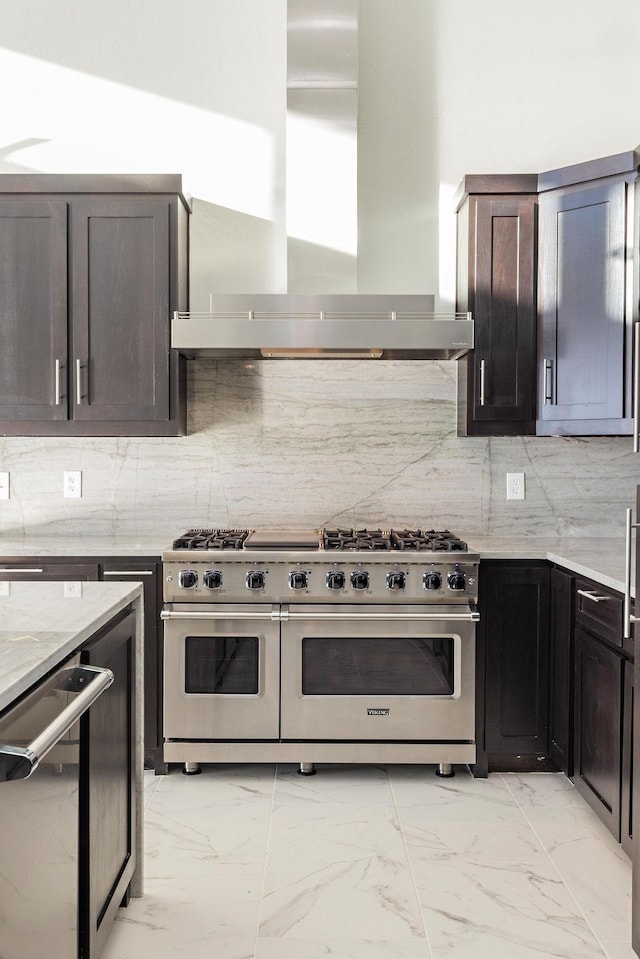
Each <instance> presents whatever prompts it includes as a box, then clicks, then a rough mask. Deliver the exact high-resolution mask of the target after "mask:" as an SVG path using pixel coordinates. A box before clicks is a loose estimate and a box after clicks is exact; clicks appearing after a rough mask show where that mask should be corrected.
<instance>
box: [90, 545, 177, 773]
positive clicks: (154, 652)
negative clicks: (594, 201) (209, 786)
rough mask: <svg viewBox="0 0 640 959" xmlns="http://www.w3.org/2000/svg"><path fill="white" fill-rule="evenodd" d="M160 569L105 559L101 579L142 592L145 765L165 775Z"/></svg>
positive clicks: (151, 561)
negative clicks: (131, 584)
mask: <svg viewBox="0 0 640 959" xmlns="http://www.w3.org/2000/svg"><path fill="white" fill-rule="evenodd" d="M161 572H162V567H161V565H160V564H159V563H157V562H156V560H155V559H153V558H151V559H149V560H147V561H142V562H141V561H139V560H137V559H136V560H131V559H127V558H126V557H125V558H123V559H119V560H106V561H104V562H103V563H102V579H104V580H107V581H109V582H113V581H114V580H115V581H121V582H122V581H125V582H132V581H134V582H135V581H136V580H139V581H140V582H141V583H142V587H143V592H144V764H145V766H146V767H147V768H148V769H155V771H156V772H158V773H159V772H166V766H165V764H164V763H163V761H162V624H161V622H160V609H161V607H162V576H161Z"/></svg>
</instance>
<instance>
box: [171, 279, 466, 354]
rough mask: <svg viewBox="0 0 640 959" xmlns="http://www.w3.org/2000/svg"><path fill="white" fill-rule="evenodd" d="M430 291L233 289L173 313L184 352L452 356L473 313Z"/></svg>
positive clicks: (177, 344)
mask: <svg viewBox="0 0 640 959" xmlns="http://www.w3.org/2000/svg"><path fill="white" fill-rule="evenodd" d="M433 300H434V298H433V296H431V295H412V294H399V295H397V296H392V295H386V294H364V293H363V294H359V293H343V294H322V295H320V294H317V295H316V294H302V293H297V294H293V293H268V294H263V295H259V294H250V295H240V294H237V295H235V294H228V295H220V296H212V297H211V307H210V312H208V313H175V314H174V317H173V324H172V330H171V345H172V347H173V348H174V349H177V350H179V351H180V353H182V354H183V355H185V356H187V357H198V356H199V357H209V358H213V359H219V358H224V357H226V358H228V359H232V358H247V359H326V360H331V359H383V360H455V359H458V358H459V357H460V356H463V355H464V354H465V353H467V352H468V350H470V349H472V348H473V320H472V319H471V315H470V314H468V313H457V314H456V313H446V314H444V313H434V312H433Z"/></svg>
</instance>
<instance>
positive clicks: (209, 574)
mask: <svg viewBox="0 0 640 959" xmlns="http://www.w3.org/2000/svg"><path fill="white" fill-rule="evenodd" d="M202 585H203V586H206V587H207V589H220V587H221V586H222V573H221V572H220V570H219V569H208V570H207V571H206V572H205V573H203V575H202Z"/></svg>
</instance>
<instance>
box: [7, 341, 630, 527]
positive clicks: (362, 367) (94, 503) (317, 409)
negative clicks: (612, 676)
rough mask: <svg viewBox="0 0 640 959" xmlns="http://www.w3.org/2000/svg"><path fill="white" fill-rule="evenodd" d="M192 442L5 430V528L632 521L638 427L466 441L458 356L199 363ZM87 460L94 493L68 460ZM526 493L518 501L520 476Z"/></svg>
mask: <svg viewBox="0 0 640 959" xmlns="http://www.w3.org/2000/svg"><path fill="white" fill-rule="evenodd" d="M187 366H188V395H189V422H188V435H187V436H184V437H168V438H153V437H99V438H90V437H86V438H82V437H73V438H64V437H59V438H42V437H9V436H5V437H0V464H1V467H2V469H3V470H8V471H9V472H10V474H11V498H10V499H9V500H0V535H2V534H4V535H5V536H10V535H14V536H17V535H23V534H25V533H27V534H28V533H30V532H33V533H38V534H51V535H69V534H71V535H73V534H74V533H78V532H80V531H81V532H82V533H83V534H84V535H86V536H88V535H112V534H117V533H123V532H126V533H128V534H130V535H132V536H139V537H142V536H166V540H167V544H168V543H169V542H170V540H171V539H172V538H173V537H174V536H176V535H179V533H180V532H182V530H183V529H186V528H188V527H191V526H206V525H213V526H241V527H250V528H253V527H261V526H262V527H265V526H268V527H273V526H281V527H284V528H289V529H293V528H296V527H298V528H308V527H316V526H323V525H335V524H340V525H344V526H362V525H367V526H382V527H384V528H386V527H389V526H391V525H395V526H404V525H408V526H416V525H424V524H427V525H433V526H440V527H443V526H446V527H449V528H450V529H453V530H455V531H456V532H459V533H460V534H461V535H463V536H467V537H469V536H470V535H471V534H494V535H520V536H523V535H529V536H541V535H546V536H557V535H569V534H570V535H574V534H577V535H580V536H598V537H601V536H610V535H619V534H621V532H622V527H623V522H624V510H625V509H626V507H628V506H629V505H631V503H632V500H633V497H634V493H635V486H636V483H637V476H638V464H637V456H635V455H634V454H633V453H632V452H631V439H630V438H628V437H610V438H608V437H586V438H571V437H540V438H536V437H497V438H493V439H487V438H483V437H458V436H457V435H456V374H457V366H456V363H455V362H448V363H447V362H426V361H424V362H422V361H421V362H400V361H388V362H384V363H375V362H355V361H339V360H334V361H323V362H313V361H309V360H307V361H297V360H296V361H286V362H274V361H259V362H255V363H244V362H240V361H231V360H226V361H211V360H195V361H191V362H189V363H188V364H187ZM68 469H81V470H82V471H83V483H82V487H83V493H82V498H81V499H74V500H69V499H64V498H63V496H62V476H63V471H64V470H68ZM513 470H516V471H524V472H525V474H526V499H525V500H524V501H510V502H507V501H506V496H505V475H506V472H507V471H513Z"/></svg>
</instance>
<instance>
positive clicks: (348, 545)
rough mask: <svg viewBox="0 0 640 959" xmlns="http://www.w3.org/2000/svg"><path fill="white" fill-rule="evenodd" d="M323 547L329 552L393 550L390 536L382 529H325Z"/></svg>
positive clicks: (323, 531)
mask: <svg viewBox="0 0 640 959" xmlns="http://www.w3.org/2000/svg"><path fill="white" fill-rule="evenodd" d="M322 545H323V547H324V549H327V550H386V549H391V548H392V547H391V541H390V539H389V534H388V533H386V532H384V531H383V530H380V529H339V528H338V529H323V530H322Z"/></svg>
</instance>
